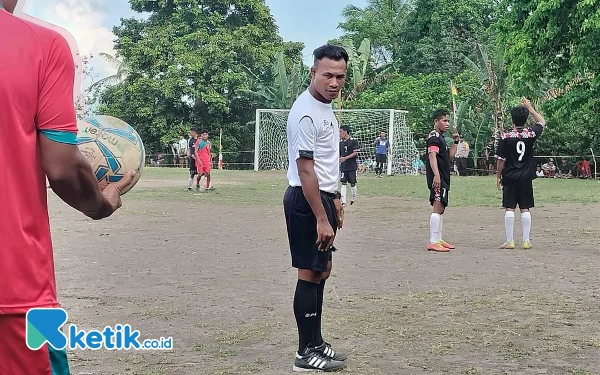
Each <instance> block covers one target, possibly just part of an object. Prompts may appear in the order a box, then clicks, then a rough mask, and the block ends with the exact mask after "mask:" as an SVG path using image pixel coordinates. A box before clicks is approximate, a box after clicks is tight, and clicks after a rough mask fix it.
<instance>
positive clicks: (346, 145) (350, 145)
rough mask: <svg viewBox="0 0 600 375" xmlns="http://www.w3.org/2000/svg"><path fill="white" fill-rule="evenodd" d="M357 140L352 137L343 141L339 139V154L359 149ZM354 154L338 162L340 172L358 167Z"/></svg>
mask: <svg viewBox="0 0 600 375" xmlns="http://www.w3.org/2000/svg"><path fill="white" fill-rule="evenodd" d="M359 149H360V147H359V146H358V141H357V140H356V139H354V138H348V139H347V140H345V141H340V156H348V155H350V154H351V153H353V152H355V151H359ZM357 157H358V155H357V156H355V157H353V158H351V159H348V160H346V161H344V162H343V163H341V164H340V172H350V171H355V170H357V169H358V164H357V163H356V158H357Z"/></svg>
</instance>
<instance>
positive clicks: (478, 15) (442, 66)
mask: <svg viewBox="0 0 600 375" xmlns="http://www.w3.org/2000/svg"><path fill="white" fill-rule="evenodd" d="M413 7H414V10H413V11H412V12H411V13H410V15H409V18H408V22H407V28H406V30H404V32H403V33H402V34H400V39H399V40H398V43H399V51H398V53H399V58H400V59H401V61H402V64H401V71H402V72H404V73H407V74H417V73H433V72H446V73H450V74H451V75H458V74H460V73H461V72H462V71H463V70H464V65H463V59H462V57H461V54H464V55H466V56H469V57H471V56H472V52H473V41H474V40H479V39H481V38H482V37H483V36H484V35H485V34H486V32H487V30H488V28H489V26H490V25H492V23H493V22H494V21H495V19H496V12H497V9H496V7H495V1H494V0H455V1H448V0H414V1H413Z"/></svg>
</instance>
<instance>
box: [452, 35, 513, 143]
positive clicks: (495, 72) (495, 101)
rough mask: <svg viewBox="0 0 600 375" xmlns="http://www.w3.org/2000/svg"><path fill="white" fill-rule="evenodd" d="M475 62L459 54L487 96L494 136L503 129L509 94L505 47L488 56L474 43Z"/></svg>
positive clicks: (480, 45)
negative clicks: (491, 110) (489, 103)
mask: <svg viewBox="0 0 600 375" xmlns="http://www.w3.org/2000/svg"><path fill="white" fill-rule="evenodd" d="M476 47H477V48H476V53H477V55H476V61H473V60H471V59H470V58H468V57H467V56H465V55H464V54H461V55H462V57H463V59H464V61H465V63H466V64H467V66H468V67H469V68H470V69H471V70H472V71H473V73H475V74H476V75H477V77H478V78H479V80H480V81H481V85H482V86H481V88H482V90H483V92H484V93H486V94H487V96H488V98H489V100H490V102H491V104H492V107H493V112H492V113H493V117H494V134H496V133H497V132H498V131H499V130H500V129H503V128H504V111H505V103H506V102H507V99H508V96H509V94H510V82H509V79H508V74H507V70H506V60H505V47H504V46H500V47H498V48H496V49H495V50H494V53H493V55H492V56H491V57H490V56H488V54H487V52H486V51H485V48H484V46H483V45H482V44H481V43H478V42H477V43H476Z"/></svg>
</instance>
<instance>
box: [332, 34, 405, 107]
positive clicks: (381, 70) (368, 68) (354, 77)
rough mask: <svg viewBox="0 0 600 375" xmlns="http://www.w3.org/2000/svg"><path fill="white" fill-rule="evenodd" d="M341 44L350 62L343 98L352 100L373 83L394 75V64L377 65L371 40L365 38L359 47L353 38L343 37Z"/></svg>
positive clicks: (339, 103)
mask: <svg viewBox="0 0 600 375" xmlns="http://www.w3.org/2000/svg"><path fill="white" fill-rule="evenodd" d="M341 44H342V45H343V46H344V49H345V50H346V52H348V56H349V58H350V62H349V71H350V73H351V74H350V75H349V79H348V80H347V81H346V82H347V87H346V88H347V92H348V94H346V95H345V97H344V98H343V100H344V101H345V100H352V99H354V98H355V97H356V96H358V95H359V94H360V93H361V92H363V91H364V90H366V89H368V88H369V87H371V86H372V85H374V84H376V83H380V82H384V81H386V80H389V79H391V78H393V77H394V73H393V72H394V70H395V69H394V64H393V63H388V64H383V65H381V66H376V65H375V64H374V63H373V61H372V58H373V50H372V49H371V40H369V39H368V38H364V39H363V40H362V42H361V43H360V46H359V47H358V49H356V47H355V46H354V43H353V42H352V40H351V39H347V38H346V39H343V40H342V42H341ZM342 97H343V95H340V97H339V98H338V106H339V107H341V102H340V99H341V98H342Z"/></svg>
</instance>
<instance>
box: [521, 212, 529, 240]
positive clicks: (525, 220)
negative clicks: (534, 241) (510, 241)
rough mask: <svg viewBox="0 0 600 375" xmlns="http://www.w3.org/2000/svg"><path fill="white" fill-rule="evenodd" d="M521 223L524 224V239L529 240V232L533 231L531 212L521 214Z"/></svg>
mask: <svg viewBox="0 0 600 375" xmlns="http://www.w3.org/2000/svg"><path fill="white" fill-rule="evenodd" d="M521 224H522V225H523V241H529V232H531V212H523V213H522V214H521Z"/></svg>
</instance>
